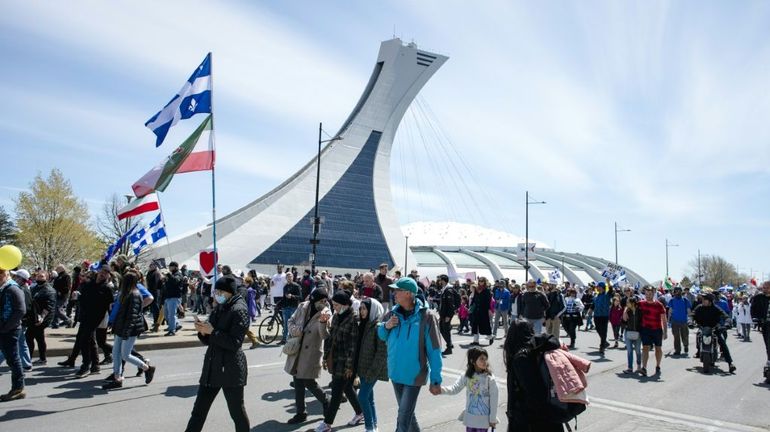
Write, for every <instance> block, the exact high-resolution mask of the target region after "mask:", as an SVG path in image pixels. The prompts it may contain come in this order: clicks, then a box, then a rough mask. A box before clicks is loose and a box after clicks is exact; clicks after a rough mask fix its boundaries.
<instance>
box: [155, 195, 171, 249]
mask: <svg viewBox="0 0 770 432" xmlns="http://www.w3.org/2000/svg"><path fill="white" fill-rule="evenodd" d="M155 196H156V197H158V211H159V212H160V222H161V223H162V224H163V229H164V230H166V254H168V259H169V262H170V260H171V241H170V240H169V239H168V230H167V229H166V218H164V217H163V206H162V205H161V204H160V194H159V193H158V192H155Z"/></svg>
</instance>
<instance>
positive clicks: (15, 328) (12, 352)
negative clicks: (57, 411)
mask: <svg viewBox="0 0 770 432" xmlns="http://www.w3.org/2000/svg"><path fill="white" fill-rule="evenodd" d="M26 312H27V307H26V304H25V301H24V292H23V291H22V290H21V289H20V288H19V286H18V285H17V284H16V282H15V281H14V280H13V279H12V278H11V275H10V273H9V272H8V270H4V269H0V350H1V351H2V353H3V356H4V357H5V360H6V362H7V363H8V366H9V367H10V368H11V390H10V391H9V392H8V393H6V394H4V395H2V396H0V402H7V401H12V400H16V399H24V397H25V396H26V394H25V393H24V370H23V369H22V366H21V357H20V356H19V337H20V332H21V319H22V318H23V317H24V314H26Z"/></svg>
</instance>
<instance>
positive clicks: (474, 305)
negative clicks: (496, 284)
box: [470, 276, 495, 345]
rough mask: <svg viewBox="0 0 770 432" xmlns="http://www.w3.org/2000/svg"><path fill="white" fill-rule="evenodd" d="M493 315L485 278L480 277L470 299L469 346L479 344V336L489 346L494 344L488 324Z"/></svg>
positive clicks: (490, 326)
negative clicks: (484, 337) (482, 336)
mask: <svg viewBox="0 0 770 432" xmlns="http://www.w3.org/2000/svg"><path fill="white" fill-rule="evenodd" d="M494 313H495V311H494V309H493V308H492V291H490V289H489V282H487V278H485V277H483V276H482V277H480V278H479V283H478V285H476V291H475V293H474V294H473V298H472V299H471V310H470V314H471V333H473V342H471V345H478V344H479V336H480V335H484V336H486V337H487V340H489V344H490V345H492V343H494V341H495V337H494V335H493V334H492V325H491V323H490V320H491V319H492V317H493V316H494Z"/></svg>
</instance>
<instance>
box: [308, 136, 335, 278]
mask: <svg viewBox="0 0 770 432" xmlns="http://www.w3.org/2000/svg"><path fill="white" fill-rule="evenodd" d="M322 133H323V123H318V157H317V159H316V177H315V207H314V209H313V238H312V239H310V244H311V245H312V252H311V253H310V274H311V275H313V276H315V262H316V247H317V246H318V243H320V242H321V241H320V240H318V232H319V231H320V229H321V218H319V217H318V198H319V194H320V189H321V144H323V143H330V142H333V141H338V140H341V139H342V137H340V136H336V137H334V138H331V139H328V140H325V141H323V140H321V134H322Z"/></svg>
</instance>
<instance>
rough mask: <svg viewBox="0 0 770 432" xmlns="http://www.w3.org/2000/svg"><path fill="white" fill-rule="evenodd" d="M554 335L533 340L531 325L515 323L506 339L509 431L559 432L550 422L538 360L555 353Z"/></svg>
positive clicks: (561, 427)
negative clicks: (545, 354) (548, 352)
mask: <svg viewBox="0 0 770 432" xmlns="http://www.w3.org/2000/svg"><path fill="white" fill-rule="evenodd" d="M560 346H561V344H560V343H559V339H557V338H556V337H555V336H553V335H547V334H540V335H537V336H535V335H534V331H533V329H532V324H530V323H529V322H527V321H524V320H517V321H515V322H514V323H513V324H511V327H510V328H509V329H508V336H507V337H506V339H505V345H504V348H505V365H506V372H507V380H508V411H507V413H506V414H507V415H508V430H509V431H517V432H518V431H533V432H534V431H538V432H540V431H544V432H549V431H561V430H563V426H562V424H561V423H554V422H553V421H551V420H550V416H549V412H550V407H549V398H550V395H549V389H548V385H547V383H546V382H545V381H544V380H543V377H542V375H541V373H540V359H541V358H542V355H543V354H544V353H545V352H547V351H552V350H555V349H558V348H559V347H560Z"/></svg>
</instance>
